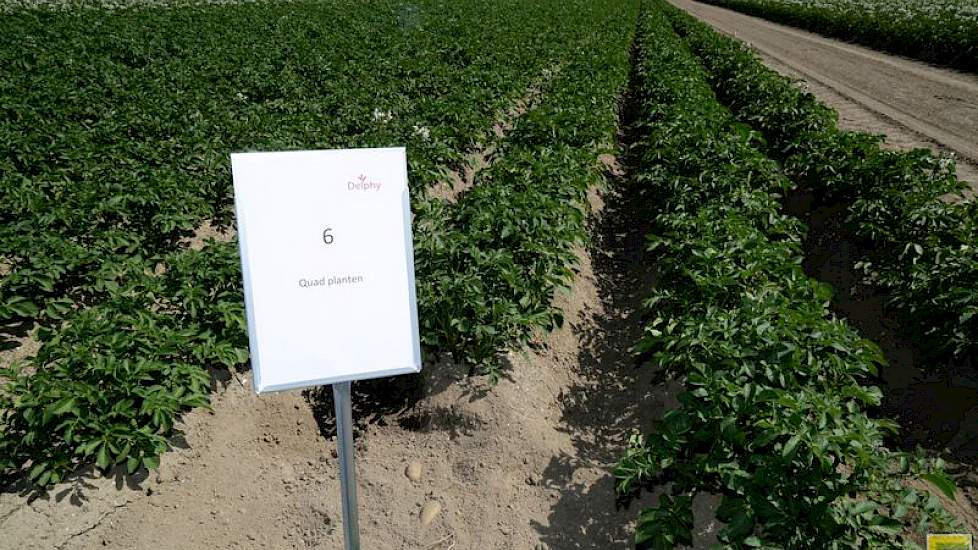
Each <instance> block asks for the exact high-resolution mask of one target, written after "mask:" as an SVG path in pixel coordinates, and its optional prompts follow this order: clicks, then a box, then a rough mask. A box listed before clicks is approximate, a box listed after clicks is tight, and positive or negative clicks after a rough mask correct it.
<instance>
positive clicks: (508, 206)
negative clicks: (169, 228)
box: [0, 0, 635, 486]
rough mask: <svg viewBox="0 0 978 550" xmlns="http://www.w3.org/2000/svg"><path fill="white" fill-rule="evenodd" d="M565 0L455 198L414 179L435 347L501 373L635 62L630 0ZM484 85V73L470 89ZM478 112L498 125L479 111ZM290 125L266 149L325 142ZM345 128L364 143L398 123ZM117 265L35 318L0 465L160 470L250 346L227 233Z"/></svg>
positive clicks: (534, 305)
mask: <svg viewBox="0 0 978 550" xmlns="http://www.w3.org/2000/svg"><path fill="white" fill-rule="evenodd" d="M561 6H563V7H562V8H561V10H558V11H559V13H554V12H552V11H549V10H545V9H543V8H538V9H539V10H540V11H539V14H538V15H539V18H540V19H539V20H538V21H537V22H536V23H535V24H536V25H538V27H537V28H539V25H542V24H546V22H547V20H548V18H551V17H553V18H559V19H560V20H561V23H560V25H562V26H561V27H560V28H562V29H564V30H563V31H562V32H563V33H564V34H565V35H567V36H564V37H563V38H560V39H559V40H558V39H553V40H554V43H551V44H550V45H549V46H548V48H549V49H548V50H547V53H548V55H549V54H554V55H559V57H560V58H561V60H562V62H563V67H562V70H561V71H560V72H559V73H558V74H557V76H555V77H554V78H553V79H552V81H551V82H550V83H549V85H548V89H547V91H546V93H545V94H544V95H543V97H542V99H541V100H540V101H539V102H538V103H537V104H536V105H535V106H534V107H533V108H532V109H531V110H530V111H529V112H527V113H525V114H524V115H523V116H522V117H520V118H519V120H518V121H517V123H516V126H515V127H514V129H513V130H512V131H511V132H510V133H509V134H508V135H507V136H506V137H505V139H504V140H503V142H502V143H500V145H499V147H498V150H497V157H498V158H497V159H496V160H495V162H494V163H493V164H492V166H491V167H490V168H489V169H487V170H485V171H484V172H482V173H480V174H479V175H478V177H477V181H476V186H475V187H474V188H473V189H472V190H470V191H468V192H467V193H465V194H464V195H462V196H461V197H460V199H459V200H458V202H457V203H456V204H448V203H446V202H443V201H440V200H429V199H426V198H425V197H424V196H423V194H421V193H416V194H415V197H414V211H415V251H416V271H417V282H418V300H419V309H420V320H421V338H422V342H423V344H424V346H425V349H426V351H427V352H451V353H453V354H455V356H456V358H457V359H458V360H459V361H461V362H464V363H467V364H469V365H470V366H472V367H473V368H474V367H485V368H486V370H488V371H489V372H490V373H493V374H495V373H498V370H497V369H496V368H495V363H493V360H494V357H495V354H496V353H498V352H499V351H500V350H501V349H503V348H505V347H507V346H511V345H515V344H518V343H520V342H521V341H524V340H525V339H526V338H528V337H529V335H530V333H531V331H532V330H533V329H534V328H541V329H545V328H548V327H550V326H552V325H554V324H557V323H559V322H560V319H559V314H558V312H557V311H556V310H555V309H554V308H553V307H552V305H551V301H552V298H553V293H554V292H555V290H556V289H557V288H558V287H560V286H562V285H566V284H567V283H568V282H569V279H570V277H571V276H572V269H573V266H574V262H575V256H574V254H573V252H572V247H573V245H574V244H575V243H579V242H581V241H582V240H583V239H584V238H585V232H584V223H585V217H586V210H587V206H586V204H587V203H586V200H585V195H586V192H587V189H588V188H589V187H591V186H594V185H598V184H600V182H601V181H602V171H601V168H600V164H599V163H598V161H597V158H598V155H599V154H600V153H601V152H602V151H604V150H606V148H607V147H608V144H610V143H613V141H614V137H615V126H616V125H615V122H616V106H617V103H616V102H617V94H618V92H619V91H620V88H621V86H622V84H623V82H624V80H625V75H626V73H627V61H628V60H627V41H628V40H629V38H630V36H629V35H630V33H629V32H627V29H628V28H629V26H630V25H633V21H634V14H635V11H634V7H635V6H634V3H632V4H629V5H626V6H625V8H622V6H620V5H619V4H618V3H616V2H611V1H610V0H609V1H605V2H586V3H585V2H579V3H577V4H575V5H574V6H570V5H568V4H566V3H561ZM470 16H472V14H470ZM470 23H471V21H470ZM521 25H523V26H527V27H532V26H533V25H529V24H525V23H523V24H521ZM521 28H523V27H521ZM623 29H625V30H626V32H622V31H623ZM493 32H494V33H495V34H496V35H498V36H506V34H507V31H506V30H505V29H495V30H494V31H493ZM354 50H356V48H354ZM551 50H553V51H551ZM357 51H366V49H361V50H357ZM534 55H543V54H542V53H539V52H538V53H535V54H534ZM544 57H546V56H544ZM307 61H308V60H307ZM470 62H472V63H476V62H478V63H482V61H477V60H474V59H473V60H470ZM537 63H538V64H539V63H540V61H539V60H538V61H537ZM508 70H509V68H508V69H506V71H508ZM512 70H516V69H515V68H512ZM506 71H502V72H503V74H506ZM461 75H462V78H468V77H470V76H471V73H468V72H466V71H464V70H463V71H462V72H461ZM494 78H495V77H494ZM446 86H447V84H446ZM478 86H480V81H479V80H478V79H476V80H475V81H473V82H466V83H465V86H463V88H466V89H467V87H478ZM291 93H298V92H297V91H296V92H290V94H287V95H285V96H284V98H283V100H291V99H293V96H292V95H291ZM453 97H455V96H453ZM442 107H444V106H442ZM468 116H470V115H469V114H467V113H454V114H452V113H446V119H445V120H444V121H442V122H441V123H440V124H441V125H440V126H431V132H432V134H433V135H434V134H435V133H436V132H439V131H444V132H446V133H448V132H450V131H451V130H450V129H449V128H448V127H449V126H451V125H452V124H454V123H455V122H453V121H457V122H459V123H460V126H461V127H462V128H463V129H464V127H465V125H464V124H461V122H462V120H463V119H464V118H465V117H468ZM383 118H386V114H385V115H384V116H383ZM396 120H397V118H396V117H394V118H393V119H392V120H388V121H387V122H386V123H394V121H396ZM481 120H482V121H483V122H484V123H485V127H488V126H489V124H488V122H487V120H486V117H483V118H482V119H481ZM371 123H374V122H371ZM405 124H406V123H405ZM405 131H413V130H407V129H405ZM460 132H461V130H460ZM464 136H465V134H464V133H460V134H459V136H456V139H459V138H461V137H464ZM307 138H308V139H312V137H311V136H307ZM282 139H283V140H294V141H282V142H281V143H279V142H275V143H272V144H271V145H269V146H267V147H263V148H270V147H273V146H282V147H285V146H286V145H288V144H298V145H302V146H308V147H314V146H315V147H319V146H326V145H329V143H324V142H322V141H310V142H308V144H307V142H305V141H303V139H304V137H303V134H301V133H300V134H299V135H296V136H290V135H289V134H288V133H283V134H282ZM344 139H349V140H350V143H349V144H350V145H370V144H380V143H388V141H384V140H396V139H397V136H396V135H395V134H386V135H384V136H382V137H377V134H369V135H368V134H365V136H361V138H360V139H361V140H360V141H357V140H354V138H353V137H349V138H344ZM374 139H376V140H379V141H376V142H375V141H372V140H374ZM333 145H336V144H335V143H333ZM466 145H468V144H467V143H462V142H455V143H453V144H452V146H453V147H465V146H466ZM419 149H420V150H419ZM439 150H440V149H439ZM456 155H457V151H452V152H451V155H448V153H446V154H445V155H444V156H442V157H440V158H441V159H442V160H443V161H444V160H445V159H449V160H450V159H451V158H454V156H456ZM409 157H410V158H412V161H413V162H412V164H411V166H410V170H409V177H410V178H411V179H412V181H413V182H414V185H417V184H418V183H419V182H420V183H422V184H423V183H425V182H431V181H433V177H432V176H431V175H432V174H438V173H439V171H438V169H437V168H434V166H435V165H434V164H432V165H431V166H432V168H426V166H427V164H418V160H419V159H420V160H421V161H422V162H433V160H432V159H433V157H430V156H426V155H425V153H424V150H423V148H416V147H413V146H409ZM224 162H226V158H225V161H224ZM222 169H223V168H222ZM115 265H116V266H117V267H116V269H117V270H118V271H117V273H116V277H115V279H114V283H115V284H113V285H111V286H109V287H107V288H106V289H105V291H104V293H103V296H102V297H101V299H100V300H99V301H98V302H97V303H93V304H91V305H89V306H88V307H84V308H79V309H72V310H69V311H67V312H66V313H64V314H63V317H64V319H63V320H62V321H61V322H60V323H58V324H55V325H53V326H51V327H50V328H49V327H42V328H41V329H40V330H39V332H38V335H39V337H40V339H41V341H42V343H43V345H42V347H41V349H40V351H39V352H38V354H37V356H36V357H35V358H34V359H33V360H31V361H30V362H29V363H28V364H27V365H26V368H21V369H15V370H12V371H10V372H8V373H6V374H7V375H8V376H9V377H10V378H11V382H9V383H8V384H7V386H6V388H5V391H4V395H3V400H2V401H0V410H3V413H2V414H3V416H2V421H0V428H2V439H0V470H2V471H3V473H5V474H14V473H16V472H19V471H21V470H23V469H24V468H27V469H28V473H29V475H30V477H31V479H33V480H34V481H35V482H36V483H37V484H39V485H42V486H43V485H48V484H51V483H56V482H58V481H60V480H61V479H63V478H64V477H65V476H66V475H68V474H69V473H70V472H71V471H72V470H73V469H74V468H76V467H77V465H78V464H80V463H90V462H94V463H95V464H96V466H98V467H99V468H100V469H102V470H107V469H109V468H112V467H113V466H115V465H120V466H123V467H127V468H128V469H129V471H133V470H135V469H137V468H140V467H154V466H156V465H157V464H158V460H159V455H160V453H161V452H162V451H163V450H165V449H166V447H167V440H166V436H167V434H168V433H169V431H170V429H171V428H172V426H173V423H174V422H175V420H176V419H177V418H178V416H179V414H180V413H182V412H183V411H185V410H187V409H188V408H190V407H193V406H199V405H202V404H205V403H206V402H207V397H208V393H209V390H210V384H211V377H210V376H209V375H208V372H207V369H226V368H234V367H236V366H239V365H241V364H242V363H244V362H245V361H246V360H247V347H246V336H245V334H246V333H245V326H244V315H243V311H242V307H243V304H242V298H241V288H240V271H239V268H238V255H237V250H236V248H235V244H234V243H216V242H211V243H209V244H208V245H207V246H205V247H204V248H203V250H199V251H197V250H186V249H179V250H176V251H173V252H169V253H167V254H156V255H154V256H152V257H149V258H142V257H138V256H133V257H129V258H126V259H123V260H120V261H118V262H116V264H115Z"/></svg>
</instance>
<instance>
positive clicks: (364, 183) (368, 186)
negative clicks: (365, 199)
mask: <svg viewBox="0 0 978 550" xmlns="http://www.w3.org/2000/svg"><path fill="white" fill-rule="evenodd" d="M346 188H347V190H348V191H380V182H379V181H370V180H368V179H367V176H365V175H363V174H360V175H359V176H357V177H356V179H355V180H354V181H348V182H346Z"/></svg>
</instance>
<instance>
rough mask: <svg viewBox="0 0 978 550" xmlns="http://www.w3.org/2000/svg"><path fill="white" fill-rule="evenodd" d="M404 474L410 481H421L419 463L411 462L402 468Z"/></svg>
mask: <svg viewBox="0 0 978 550" xmlns="http://www.w3.org/2000/svg"><path fill="white" fill-rule="evenodd" d="M404 475H405V476H407V478H408V479H410V480H411V481H421V463H420V462H412V463H410V464H408V465H407V468H405V469H404Z"/></svg>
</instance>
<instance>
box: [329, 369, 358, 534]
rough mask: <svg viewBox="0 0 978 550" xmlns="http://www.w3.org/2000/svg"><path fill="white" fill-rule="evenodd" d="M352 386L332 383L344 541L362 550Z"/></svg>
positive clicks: (349, 383) (344, 383)
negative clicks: (354, 445) (355, 467)
mask: <svg viewBox="0 0 978 550" xmlns="http://www.w3.org/2000/svg"><path fill="white" fill-rule="evenodd" d="M351 385H352V383H351V382H340V383H338V384H333V404H334V406H335V407H336V456H337V457H338V458H339V460H340V491H341V492H342V494H341V495H340V498H341V500H342V501H343V539H344V540H345V541H346V550H360V526H359V525H358V520H357V473H356V471H355V470H354V465H353V412H352V410H353V408H352V406H351V403H350V399H351V398H350V393H351V392H350V387H351Z"/></svg>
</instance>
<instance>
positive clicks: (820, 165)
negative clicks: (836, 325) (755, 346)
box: [669, 10, 978, 359]
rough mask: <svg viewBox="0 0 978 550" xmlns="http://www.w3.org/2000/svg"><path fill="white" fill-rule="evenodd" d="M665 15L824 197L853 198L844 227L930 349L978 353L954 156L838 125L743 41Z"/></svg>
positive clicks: (975, 279) (789, 168)
mask: <svg viewBox="0 0 978 550" xmlns="http://www.w3.org/2000/svg"><path fill="white" fill-rule="evenodd" d="M669 14H670V17H671V18H672V21H673V24H674V26H675V28H676V30H677V31H678V32H679V34H680V35H681V36H682V37H683V39H684V40H685V42H686V43H687V44H688V46H689V47H690V49H691V50H692V51H693V52H694V53H695V54H696V55H697V56H698V57H699V58H700V60H701V61H702V63H703V64H704V66H705V67H706V69H707V73H708V78H709V79H710V82H711V84H712V85H713V88H714V89H715V90H716V92H717V95H718V97H719V98H720V100H721V101H722V102H723V103H724V104H725V105H727V106H729V107H730V109H731V110H732V111H733V113H734V116H735V117H736V118H737V120H739V121H741V122H743V123H744V124H747V125H749V126H751V127H752V128H754V129H756V130H757V131H759V132H760V133H761V134H762V135H763V136H764V138H765V140H766V142H767V147H766V151H767V153H768V154H769V155H770V156H772V157H773V158H775V159H777V160H779V161H781V163H782V164H783V169H784V172H785V174H786V175H787V176H788V177H789V178H791V179H792V180H793V181H795V182H796V183H798V184H799V185H802V186H804V187H806V188H808V189H811V190H813V191H814V192H815V193H817V194H818V196H819V198H820V200H821V201H823V202H832V201H835V202H841V203H843V204H845V205H846V207H847V210H846V212H847V225H848V228H849V230H850V231H851V233H852V234H853V235H854V236H855V237H856V239H857V241H858V244H860V245H861V248H862V249H864V250H870V251H872V252H871V253H867V255H866V256H865V257H864V258H862V260H861V261H860V262H859V264H858V267H859V268H861V269H862V270H863V271H864V272H865V274H866V277H867V279H868V280H869V281H871V282H873V283H875V284H877V285H879V286H881V287H882V288H883V289H884V290H885V294H886V295H887V296H888V298H889V304H890V305H891V306H892V307H894V308H896V310H897V311H899V312H900V313H902V314H903V316H904V317H905V318H906V320H907V321H908V324H909V326H910V327H912V329H913V334H914V336H915V337H916V338H917V341H918V344H919V346H920V347H921V348H922V349H923V350H925V351H928V352H930V354H931V355H932V357H934V358H935V359H939V358H947V357H954V358H956V359H961V358H965V357H968V356H973V355H974V354H975V352H978V246H976V243H978V203H975V202H973V201H971V202H969V201H965V200H963V198H962V197H960V196H959V197H957V198H956V199H954V197H953V195H955V194H959V193H960V192H961V191H963V190H964V189H965V187H966V185H965V184H964V183H963V182H961V181H959V180H958V179H957V178H956V177H955V175H954V165H953V162H952V161H951V160H950V159H943V158H935V157H934V156H932V155H931V154H930V153H928V152H927V151H925V150H916V151H911V152H899V151H892V150H888V149H884V148H882V147H881V146H880V143H881V140H882V137H880V136H870V135H866V134H861V133H854V132H843V131H840V130H839V129H838V128H837V126H836V119H837V115H836V114H835V112H834V111H832V110H831V109H829V108H827V107H825V106H824V105H821V104H820V103H818V102H817V101H816V100H815V99H814V97H812V96H811V95H810V94H807V93H805V92H802V91H801V90H799V89H798V88H797V87H795V86H794V85H793V84H792V83H791V82H790V81H789V80H788V79H786V78H784V77H782V76H780V75H778V74H777V73H776V72H774V71H773V70H771V69H768V68H766V67H765V66H764V65H763V64H762V63H761V62H760V60H758V59H757V57H755V56H754V55H753V53H751V52H750V50H749V49H748V48H747V47H745V46H744V45H743V44H740V43H739V42H736V41H734V40H732V39H730V38H727V37H724V36H722V35H720V34H718V33H716V32H714V31H712V30H711V29H710V28H709V27H707V26H705V25H703V24H702V23H699V22H697V21H695V20H694V19H692V18H691V17H689V16H687V15H686V14H684V13H682V12H681V11H679V10H669ZM949 195H951V199H954V200H949Z"/></svg>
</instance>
